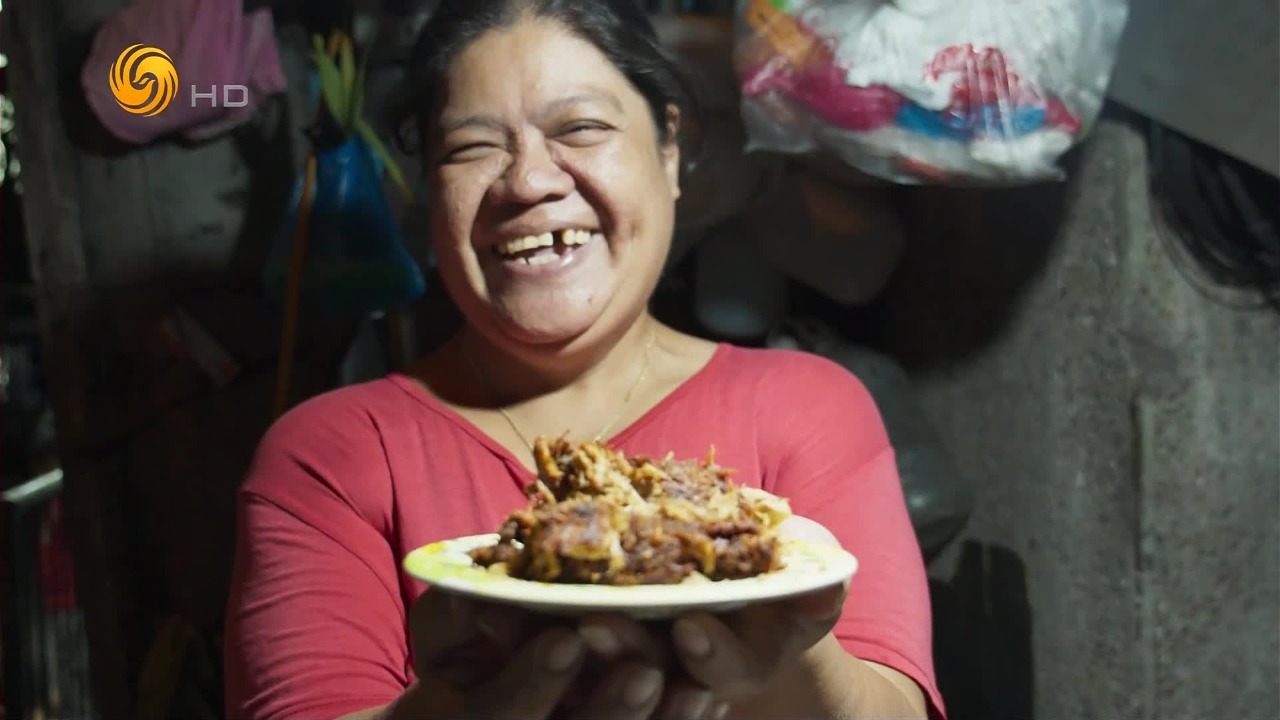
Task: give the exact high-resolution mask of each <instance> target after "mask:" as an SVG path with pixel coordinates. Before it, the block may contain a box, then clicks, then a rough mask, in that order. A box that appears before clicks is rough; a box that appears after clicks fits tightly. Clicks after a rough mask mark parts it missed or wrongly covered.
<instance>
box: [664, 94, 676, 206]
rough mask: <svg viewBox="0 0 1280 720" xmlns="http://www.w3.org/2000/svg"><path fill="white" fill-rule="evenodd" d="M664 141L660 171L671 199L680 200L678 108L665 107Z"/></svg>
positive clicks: (672, 106)
mask: <svg viewBox="0 0 1280 720" xmlns="http://www.w3.org/2000/svg"><path fill="white" fill-rule="evenodd" d="M664 129H665V130H666V133H665V137H666V139H665V140H664V141H663V143H662V169H663V171H665V172H666V175H667V185H668V186H670V188H671V199H672V200H678V199H679V198H680V108H678V107H676V106H675V105H667V118H666V127H665V128H664Z"/></svg>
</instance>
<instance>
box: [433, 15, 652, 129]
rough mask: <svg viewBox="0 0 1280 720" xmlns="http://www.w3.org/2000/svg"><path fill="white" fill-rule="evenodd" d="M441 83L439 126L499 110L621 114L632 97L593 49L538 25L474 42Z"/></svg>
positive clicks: (528, 23) (552, 26) (551, 26)
mask: <svg viewBox="0 0 1280 720" xmlns="http://www.w3.org/2000/svg"><path fill="white" fill-rule="evenodd" d="M446 80H447V82H446V89H447V92H446V95H445V108H444V110H445V112H444V115H445V116H446V117H444V118H442V120H443V121H444V122H443V123H442V124H448V123H456V122H459V121H460V120H461V119H462V117H463V116H470V115H473V114H475V113H478V112H489V113H493V112H500V110H499V108H503V109H504V110H506V111H519V112H521V113H530V112H537V113H543V112H554V111H556V110H561V109H565V108H566V107H567V106H571V105H581V104H589V103H597V104H602V105H605V106H611V107H612V109H615V110H618V111H624V110H625V108H626V106H627V105H628V104H629V103H628V100H629V98H628V95H629V94H630V93H634V90H633V89H632V88H631V86H630V85H631V84H630V83H629V82H628V81H627V79H626V78H625V77H624V76H623V75H622V74H621V73H620V72H618V70H617V68H615V67H614V66H613V65H612V63H610V62H609V60H608V58H606V57H605V55H604V54H603V53H602V52H600V50H599V49H598V48H596V47H595V46H594V45H592V44H591V43H590V42H587V41H586V40H583V39H582V38H580V37H578V36H576V35H574V34H573V33H571V32H569V31H568V30H567V29H565V28H564V27H562V26H561V25H559V24H558V23H555V22H550V21H540V20H525V21H521V22H518V23H516V24H515V25H513V26H511V27H508V28H502V29H496V30H491V31H489V32H487V33H485V34H484V35H482V36H480V37H479V38H477V39H476V40H475V41H474V42H472V43H471V44H470V45H468V46H467V47H466V48H464V49H463V50H462V52H460V53H459V54H458V56H457V57H456V58H455V59H454V61H453V63H452V64H451V65H450V66H449V71H448V73H447V76H446ZM628 91H630V93H629V92H628Z"/></svg>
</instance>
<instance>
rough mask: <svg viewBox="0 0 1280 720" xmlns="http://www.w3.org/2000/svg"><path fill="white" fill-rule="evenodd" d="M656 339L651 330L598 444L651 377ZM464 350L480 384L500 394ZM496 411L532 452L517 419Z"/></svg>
mask: <svg viewBox="0 0 1280 720" xmlns="http://www.w3.org/2000/svg"><path fill="white" fill-rule="evenodd" d="M654 338H655V333H654V332H653V330H650V331H649V337H648V338H647V339H646V340H645V343H644V360H643V362H642V363H641V365H640V372H639V373H637V374H636V379H635V380H634V381H632V383H631V387H629V388H627V392H626V394H625V395H623V396H622V405H621V406H620V407H619V408H618V412H617V414H616V415H614V416H613V419H612V420H610V421H609V422H608V424H606V425H605V426H604V427H602V428H600V432H598V433H596V436H595V438H594V439H595V441H596V442H600V441H601V440H602V439H604V436H605V435H606V434H607V433H608V432H609V431H610V430H612V429H613V426H614V425H616V424H617V423H618V421H619V420H621V419H622V415H623V413H625V412H626V411H627V405H629V404H630V403H631V396H632V395H633V394H635V391H636V388H638V387H640V384H641V383H643V382H644V380H645V378H646V377H647V376H648V375H649V359H650V356H651V355H652V354H653V353H652V351H653V342H654ZM463 348H464V353H465V354H466V355H467V356H468V358H467V359H468V361H469V362H470V363H471V366H472V367H474V368H475V369H476V374H477V375H479V376H480V382H482V383H484V385H485V387H486V388H488V390H489V393H490V394H491V395H497V394H498V393H497V390H496V388H495V386H494V384H493V382H492V381H491V380H490V379H489V375H488V373H486V372H485V369H484V366H483V365H481V364H480V363H478V362H476V360H475V358H474V357H471V352H470V350H469V349H467V348H466V346H465V345H463ZM495 409H496V410H497V411H498V414H499V415H501V416H502V419H503V420H506V421H507V425H510V426H511V430H512V432H514V433H515V434H516V437H518V438H520V442H523V443H524V444H525V447H527V448H529V449H530V450H532V449H533V443H532V442H530V441H529V438H527V437H525V434H524V433H523V432H520V426H519V425H517V424H516V421H515V419H514V418H512V417H511V414H510V413H508V412H507V409H506V408H501V407H500V408H495Z"/></svg>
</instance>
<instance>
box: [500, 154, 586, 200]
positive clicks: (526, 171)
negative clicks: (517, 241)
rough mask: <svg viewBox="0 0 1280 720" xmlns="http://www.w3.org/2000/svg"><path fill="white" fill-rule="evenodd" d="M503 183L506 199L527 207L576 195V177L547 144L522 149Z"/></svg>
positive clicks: (508, 169)
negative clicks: (574, 182) (574, 179)
mask: <svg viewBox="0 0 1280 720" xmlns="http://www.w3.org/2000/svg"><path fill="white" fill-rule="evenodd" d="M500 182H501V185H502V194H503V195H504V196H505V197H506V199H508V200H510V201H512V202H518V203H522V204H526V205H532V204H535V203H538V202H542V201H544V200H547V199H554V198H557V197H563V196H565V195H568V194H569V193H571V192H573V176H572V175H570V174H569V173H568V172H566V171H565V169H564V168H563V167H561V166H560V164H559V163H558V162H556V158H555V157H553V156H552V154H551V152H550V151H549V149H548V148H547V147H546V146H545V145H544V144H543V143H529V144H527V146H526V147H523V148H521V149H520V151H519V152H517V153H516V154H515V155H514V156H513V158H512V162H511V165H510V166H508V167H507V172H506V174H505V175H504V176H503V177H502V179H501V181H500Z"/></svg>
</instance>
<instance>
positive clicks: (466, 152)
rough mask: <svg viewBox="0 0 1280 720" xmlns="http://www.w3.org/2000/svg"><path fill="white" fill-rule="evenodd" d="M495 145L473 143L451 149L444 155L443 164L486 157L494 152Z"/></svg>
mask: <svg viewBox="0 0 1280 720" xmlns="http://www.w3.org/2000/svg"><path fill="white" fill-rule="evenodd" d="M494 147H495V146H494V145H492V144H490V143H471V144H469V145H460V146H458V147H455V148H451V149H449V150H447V151H445V153H444V158H443V162H446V163H450V162H466V161H468V160H476V159H479V158H481V157H484V156H485V155H487V154H488V153H490V152H492V151H493V149H494Z"/></svg>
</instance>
